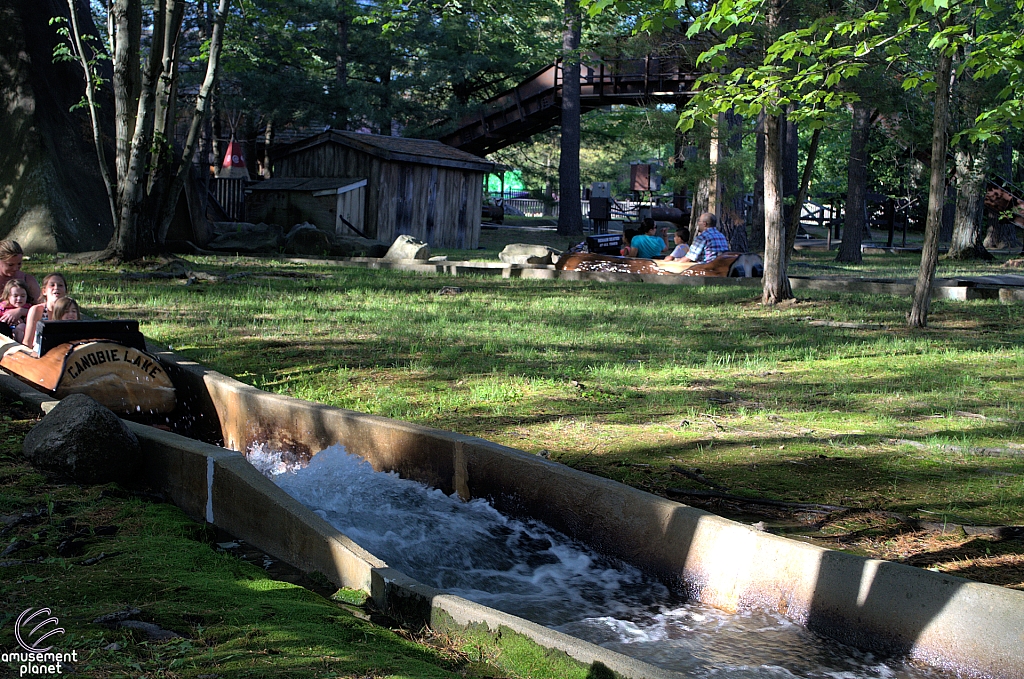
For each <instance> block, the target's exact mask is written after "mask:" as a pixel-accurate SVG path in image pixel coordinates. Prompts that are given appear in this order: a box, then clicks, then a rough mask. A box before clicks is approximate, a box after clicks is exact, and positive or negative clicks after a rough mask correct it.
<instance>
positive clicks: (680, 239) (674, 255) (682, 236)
mask: <svg viewBox="0 0 1024 679" xmlns="http://www.w3.org/2000/svg"><path fill="white" fill-rule="evenodd" d="M672 240H673V241H674V242H675V244H676V246H675V249H674V250H672V252H671V253H670V254H667V255H665V261H666V262H672V261H675V260H677V259H682V258H683V255H685V254H686V251H687V250H689V249H690V246H689V244H688V241H689V240H690V230H689V229H688V228H686V227H685V226H680V227H679V228H678V229H676V235H675V236H674V237H673V238H672Z"/></svg>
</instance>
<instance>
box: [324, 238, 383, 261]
mask: <svg viewBox="0 0 1024 679" xmlns="http://www.w3.org/2000/svg"><path fill="white" fill-rule="evenodd" d="M387 253H388V244H387V243H383V242H381V241H379V240H373V239H370V238H360V237H359V236H335V237H334V244H333V245H332V246H331V255H333V256H335V257H383V256H384V255H386V254H387Z"/></svg>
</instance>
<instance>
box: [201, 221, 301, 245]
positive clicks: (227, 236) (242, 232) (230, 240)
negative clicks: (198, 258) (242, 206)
mask: <svg viewBox="0 0 1024 679" xmlns="http://www.w3.org/2000/svg"><path fill="white" fill-rule="evenodd" d="M213 227H214V231H215V233H216V235H215V236H214V237H213V239H212V240H211V241H210V242H209V243H207V244H206V247H207V248H208V249H210V250H220V251H223V252H278V251H279V250H280V249H281V245H283V244H284V230H283V229H282V228H281V227H280V226H278V225H277V224H264V223H262V222H261V223H259V224H249V223H248V222H216V223H214V225H213Z"/></svg>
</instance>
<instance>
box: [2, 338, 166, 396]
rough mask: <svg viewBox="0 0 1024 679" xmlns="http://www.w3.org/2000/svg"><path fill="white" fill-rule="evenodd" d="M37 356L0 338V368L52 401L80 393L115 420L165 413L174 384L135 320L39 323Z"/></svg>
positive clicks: (21, 346)
mask: <svg viewBox="0 0 1024 679" xmlns="http://www.w3.org/2000/svg"><path fill="white" fill-rule="evenodd" d="M43 324H44V325H43V331H42V343H41V347H40V349H41V350H40V354H39V356H36V355H35V354H34V353H33V352H32V350H31V349H30V348H29V347H26V346H24V345H23V344H20V343H18V342H15V341H13V340H7V339H6V338H3V337H0V340H4V341H0V368H3V369H4V370H6V371H7V372H9V373H11V374H12V375H14V376H15V377H18V378H19V379H21V380H22V381H23V382H25V383H26V384H29V385H31V386H32V387H34V388H36V389H40V390H42V391H45V392H47V393H49V394H51V395H53V396H54V397H55V398H58V399H59V398H64V397H65V396H68V395H70V394H86V395H87V396H91V397H92V398H94V399H95V400H96V401H98V402H99V403H101V404H103V405H104V406H106V407H107V408H110V409H111V410H113V411H114V412H115V413H118V414H119V415H126V416H145V415H162V414H168V413H170V412H171V411H173V410H174V407H175V403H176V397H175V391H174V384H173V383H172V382H171V379H170V377H169V376H168V375H167V371H166V370H164V368H163V366H162V365H161V364H160V361H158V360H157V359H156V357H154V356H153V355H152V354H150V353H149V352H148V351H146V340H145V338H144V337H143V335H142V333H141V332H139V324H138V321H43Z"/></svg>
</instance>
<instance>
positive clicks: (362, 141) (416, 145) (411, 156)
mask: <svg viewBox="0 0 1024 679" xmlns="http://www.w3.org/2000/svg"><path fill="white" fill-rule="evenodd" d="M321 144H340V145H342V146H347V147H349V148H352V149H356V150H357V151H362V152H364V153H368V154H370V155H372V156H376V157H378V158H381V159H383V160H390V161H395V162H405V163H420V164H423V165H439V166H442V167H456V168H460V169H463V170H475V171H477V172H493V171H495V168H496V167H497V166H496V165H495V164H494V163H492V162H491V161H489V160H485V159H484V158H481V157H480V156H474V155H473V154H472V153H466V152H465V151H460V150H459V149H457V148H455V147H454V146H448V145H447V144H443V143H441V142H439V141H436V140H433V139H410V138H408V137H387V136H384V135H380V134H363V133H360V132H348V131H343V130H326V131H324V132H321V133H320V134H317V135H313V136H312V137H307V138H305V139H300V140H299V141H297V142H293V143H291V144H286V145H284V146H279V147H277V148H275V149H273V150H271V156H272V157H273V158H274V159H278V158H283V157H285V156H289V155H292V154H293V153H299V152H301V151H305V150H308V149H310V148H313V147H315V146H319V145H321Z"/></svg>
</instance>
